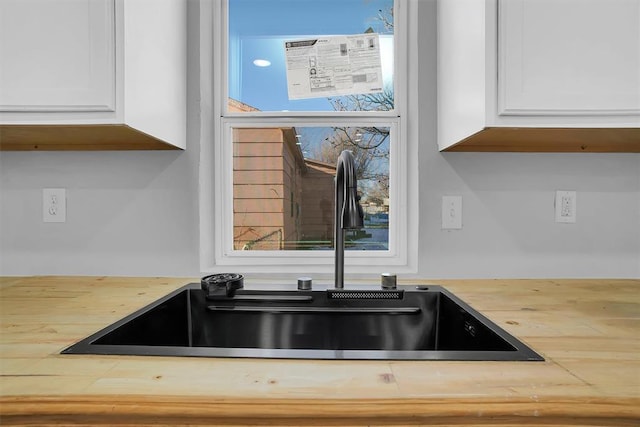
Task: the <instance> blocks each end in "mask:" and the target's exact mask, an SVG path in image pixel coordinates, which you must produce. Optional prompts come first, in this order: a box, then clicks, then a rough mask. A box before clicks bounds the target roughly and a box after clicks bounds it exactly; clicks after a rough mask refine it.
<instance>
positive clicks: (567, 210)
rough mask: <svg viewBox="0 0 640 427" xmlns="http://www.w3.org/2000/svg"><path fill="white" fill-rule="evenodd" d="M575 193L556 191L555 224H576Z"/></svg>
mask: <svg viewBox="0 0 640 427" xmlns="http://www.w3.org/2000/svg"><path fill="white" fill-rule="evenodd" d="M576 207H577V205H576V192H575V191H561V190H558V191H556V222H564V223H574V222H576Z"/></svg>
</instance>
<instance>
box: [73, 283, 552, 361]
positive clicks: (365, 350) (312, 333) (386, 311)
mask: <svg viewBox="0 0 640 427" xmlns="http://www.w3.org/2000/svg"><path fill="white" fill-rule="evenodd" d="M62 353H64V354H118V355H158V356H203V357H255V358H303V359H388V360H394V359H410V360H544V359H543V358H542V357H541V356H540V355H538V354H537V353H536V352H534V351H533V350H531V349H530V348H529V347H527V346H526V345H524V344H523V343H522V342H520V341H519V340H517V339H516V338H514V337H513V336H511V335H510V334H508V333H507V332H505V331H504V330H502V329H501V328H499V327H498V326H497V325H495V324H494V323H492V322H491V321H490V320H488V319H487V318H485V317H484V316H483V315H481V314H480V313H478V312H477V311H475V310H474V309H473V308H471V307H470V306H469V305H467V304H466V303H464V302H463V301H462V300H460V299H459V298H457V297H456V296H454V295H453V294H451V293H450V292H449V291H447V290H446V289H444V288H442V287H440V286H429V287H416V286H412V287H409V286H404V287H402V286H401V287H398V289H397V290H395V291H382V290H379V289H378V290H375V289H373V288H371V289H366V288H362V289H354V290H342V289H340V290H331V289H325V290H314V291H298V290H261V289H253V290H250V289H240V290H238V291H237V292H235V293H234V295H233V296H230V297H221V298H214V299H207V297H206V294H205V292H204V291H203V290H202V289H201V287H200V285H199V284H197V283H192V284H189V285H186V286H184V287H183V288H181V289H178V290H176V291H174V292H172V293H171V294H169V295H167V296H165V297H163V298H161V299H159V300H157V301H156V302H154V303H152V304H150V305H149V306H147V307H145V308H143V309H141V310H139V311H137V312H135V313H133V314H131V315H129V316H127V317H125V318H124V319H122V320H120V321H118V322H116V323H114V324H112V325H110V326H108V327H107V328H105V329H103V330H101V331H99V332H97V333H95V334H93V335H91V336H89V337H88V338H86V339H84V340H82V341H80V342H78V343H77V344H75V345H72V346H71V347H69V348H67V349H65V350H64V351H63V352H62Z"/></svg>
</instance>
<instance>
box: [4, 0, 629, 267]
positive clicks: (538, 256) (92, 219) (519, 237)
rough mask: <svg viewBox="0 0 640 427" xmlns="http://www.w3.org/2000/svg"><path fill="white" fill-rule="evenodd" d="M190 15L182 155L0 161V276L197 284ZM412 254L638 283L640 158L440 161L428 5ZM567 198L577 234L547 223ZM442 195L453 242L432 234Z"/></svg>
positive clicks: (194, 65) (194, 60) (462, 156)
mask: <svg viewBox="0 0 640 427" xmlns="http://www.w3.org/2000/svg"><path fill="white" fill-rule="evenodd" d="M194 5H195V2H190V8H189V19H190V24H192V25H189V29H190V30H189V31H190V34H189V40H190V43H191V45H190V46H191V47H190V52H189V111H188V117H189V135H188V142H187V144H188V145H187V147H188V149H187V150H186V151H184V152H42V153H34V152H27V153H20V152H2V153H1V154H0V275H49V274H51V275H54V274H68V275H85V274H86V275H118V276H122V275H134V276H198V275H199V274H200V267H199V212H198V166H199V150H200V141H199V139H200V113H199V111H200V109H199V102H200V100H199V88H198V82H199V79H200V75H199V68H200V67H199V63H198V53H199V49H200V46H199V41H198V33H197V31H198V29H197V27H198V25H197V24H198V21H199V18H198V14H197V12H198V11H197V8H196V7H194ZM419 21H420V22H421V23H422V24H423V27H422V28H423V32H422V34H421V36H420V37H421V42H420V52H419V56H418V57H419V61H420V75H421V78H422V80H421V87H420V88H419V90H420V94H421V98H422V99H423V101H422V102H421V105H420V118H421V122H420V126H421V127H420V139H421V141H420V153H419V157H420V172H419V173H420V200H419V203H420V229H419V236H420V243H419V256H418V259H419V266H418V275H419V276H421V277H428V278H468V277H488V278H509V277H579V278H585V277H596V278H597V277H619V278H640V155H638V154H511V153H448V154H443V153H439V152H438V150H437V144H436V141H435V135H436V133H435V123H436V121H435V112H436V103H435V95H436V68H435V63H434V59H435V1H433V0H430V1H421V2H420V18H419ZM45 187H65V188H66V189H67V206H68V211H67V222H66V223H63V224H45V223H43V222H42V213H41V209H42V208H41V203H42V202H41V198H42V188H45ZM559 189H562V190H575V191H577V207H578V209H577V222H576V224H557V223H555V222H554V207H553V204H554V196H555V190H559ZM443 195H461V196H463V212H464V213H463V229H462V230H457V231H443V230H441V229H440V200H441V197H442V196H443Z"/></svg>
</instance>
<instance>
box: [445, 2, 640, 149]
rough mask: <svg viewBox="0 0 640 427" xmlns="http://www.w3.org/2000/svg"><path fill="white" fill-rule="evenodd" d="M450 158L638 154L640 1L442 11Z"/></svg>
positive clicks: (457, 5) (467, 6) (461, 5)
mask: <svg viewBox="0 0 640 427" xmlns="http://www.w3.org/2000/svg"><path fill="white" fill-rule="evenodd" d="M438 24H439V27H438V37H439V39H438V91H439V93H438V114H439V117H438V126H439V131H438V133H439V134H438V143H439V147H440V149H441V150H447V151H632V152H634V151H635V152H638V151H640V0H497V1H496V0H485V1H477V0H444V1H440V2H439V3H438Z"/></svg>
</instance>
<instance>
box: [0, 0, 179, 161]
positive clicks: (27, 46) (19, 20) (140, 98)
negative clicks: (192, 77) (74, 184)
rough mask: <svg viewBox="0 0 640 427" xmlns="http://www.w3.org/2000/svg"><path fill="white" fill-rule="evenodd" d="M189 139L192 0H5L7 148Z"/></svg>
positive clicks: (0, 80)
mask: <svg viewBox="0 0 640 427" xmlns="http://www.w3.org/2000/svg"><path fill="white" fill-rule="evenodd" d="M185 140H186V1H185V0H2V1H0V146H1V148H2V149H4V150H35V149H39V150H76V149H77V150H85V149H91V150H100V149H173V148H182V149H184V148H185Z"/></svg>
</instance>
